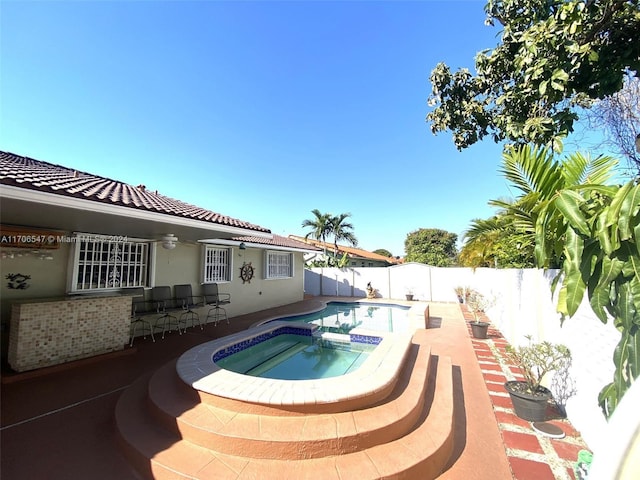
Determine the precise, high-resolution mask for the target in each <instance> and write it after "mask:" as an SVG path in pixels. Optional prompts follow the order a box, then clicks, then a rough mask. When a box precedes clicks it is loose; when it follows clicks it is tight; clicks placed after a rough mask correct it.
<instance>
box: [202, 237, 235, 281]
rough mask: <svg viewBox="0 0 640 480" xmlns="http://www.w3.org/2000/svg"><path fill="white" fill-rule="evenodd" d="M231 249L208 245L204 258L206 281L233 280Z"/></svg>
mask: <svg viewBox="0 0 640 480" xmlns="http://www.w3.org/2000/svg"><path fill="white" fill-rule="evenodd" d="M229 252H230V249H228V248H218V247H210V246H208V245H207V247H206V249H205V258H204V283H217V282H229V281H231V262H230V260H231V255H230V253H229Z"/></svg>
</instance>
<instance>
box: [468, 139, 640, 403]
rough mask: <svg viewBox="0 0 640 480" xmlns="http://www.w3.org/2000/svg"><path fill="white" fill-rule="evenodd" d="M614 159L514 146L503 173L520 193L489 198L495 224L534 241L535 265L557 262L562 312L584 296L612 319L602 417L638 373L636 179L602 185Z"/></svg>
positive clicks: (568, 312)
mask: <svg viewBox="0 0 640 480" xmlns="http://www.w3.org/2000/svg"><path fill="white" fill-rule="evenodd" d="M615 165H616V161H615V160H614V159H612V158H610V157H598V158H595V159H589V157H585V156H583V155H581V154H579V153H576V154H572V155H569V156H568V157H566V158H564V159H563V160H562V161H556V160H554V159H553V156H552V155H551V154H550V152H549V151H548V150H545V149H539V148H530V147H528V146H525V147H520V148H517V149H513V150H510V151H508V152H506V153H505V154H504V155H503V167H502V172H503V174H504V175H505V177H506V178H507V179H508V180H509V182H510V183H511V184H512V185H513V186H514V187H515V188H517V189H518V190H520V192H521V193H520V195H519V196H518V197H517V198H516V199H515V200H514V201H513V202H511V203H509V202H505V201H499V202H497V201H494V204H495V205H497V206H499V207H500V208H502V209H503V213H502V214H501V215H504V216H505V217H506V218H507V219H508V221H506V222H503V223H500V224H499V225H498V226H504V225H507V224H512V225H513V226H515V227H516V229H517V230H518V231H519V232H520V233H523V234H526V235H527V236H528V237H529V238H530V239H532V240H533V241H534V244H535V257H536V264H537V266H539V267H542V268H550V267H554V268H555V267H556V266H557V265H558V262H559V265H560V270H561V273H560V274H559V275H558V276H557V277H556V279H555V281H554V287H559V290H558V304H557V309H558V311H559V312H560V313H561V314H562V316H563V318H564V317H566V316H569V317H571V316H573V315H574V314H575V313H576V311H577V310H578V307H579V306H580V304H581V303H582V301H583V299H584V297H585V294H586V295H587V298H588V299H589V303H590V305H591V308H592V309H593V311H594V313H595V314H596V315H597V316H598V318H599V319H600V320H601V321H602V322H604V323H606V322H607V321H609V320H610V319H613V323H614V325H615V327H616V328H617V329H618V331H620V333H621V338H620V343H619V344H618V346H617V347H616V349H615V353H614V359H613V360H614V364H615V374H614V380H613V382H611V383H610V384H609V385H607V386H606V387H605V388H604V389H603V390H602V391H601V393H600V396H599V402H600V405H601V407H602V409H603V411H604V413H605V414H606V415H607V416H609V415H610V414H611V413H612V412H613V410H614V409H615V407H616V405H617V404H618V402H619V401H620V399H621V398H622V396H623V394H624V392H625V391H626V390H627V389H628V388H629V386H630V385H631V383H632V382H633V380H634V379H636V378H637V377H638V374H639V373H640V185H638V184H637V183H636V182H633V181H632V182H629V183H627V184H625V185H622V186H619V185H608V182H609V180H610V178H611V175H612V173H613V169H614V167H615ZM480 233H481V232H480ZM478 234H479V232H474V233H473V235H478Z"/></svg>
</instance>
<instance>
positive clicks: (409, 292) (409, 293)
mask: <svg viewBox="0 0 640 480" xmlns="http://www.w3.org/2000/svg"><path fill="white" fill-rule="evenodd" d="M405 296H406V297H407V300H409V301H411V300H413V288H411V287H408V288H407V290H406V292H405Z"/></svg>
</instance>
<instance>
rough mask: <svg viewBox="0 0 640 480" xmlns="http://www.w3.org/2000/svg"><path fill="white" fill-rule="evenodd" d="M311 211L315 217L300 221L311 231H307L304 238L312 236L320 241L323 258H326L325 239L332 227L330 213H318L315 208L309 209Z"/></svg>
mask: <svg viewBox="0 0 640 480" xmlns="http://www.w3.org/2000/svg"><path fill="white" fill-rule="evenodd" d="M311 213H313V215H314V217H315V218H313V219H311V220H309V219H307V220H303V221H302V227H303V228H311V231H310V232H307V234H306V235H305V236H304V238H305V240H306V239H308V238H309V237H313V238H314V239H316V240H319V241H321V242H322V246H323V249H324V258H325V259H327V243H326V240H327V236H328V235H330V234H331V232H332V228H333V224H332V217H331V214H329V213H320V210H318V209H317V208H314V209H313V210H311ZM327 263H328V262H327Z"/></svg>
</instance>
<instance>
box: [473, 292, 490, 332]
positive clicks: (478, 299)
mask: <svg viewBox="0 0 640 480" xmlns="http://www.w3.org/2000/svg"><path fill="white" fill-rule="evenodd" d="M466 302H467V308H468V309H469V311H470V312H471V313H472V314H473V318H474V320H473V322H471V333H472V334H473V338H480V339H485V338H487V330H488V329H489V322H483V321H480V314H482V313H485V311H486V309H487V308H489V307H490V306H491V305H493V301H492V300H490V299H488V298H487V297H485V296H484V295H482V294H481V293H480V292H478V291H476V290H467V300H466Z"/></svg>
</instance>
